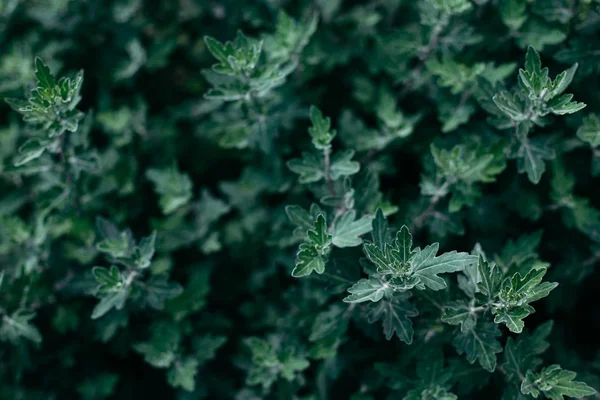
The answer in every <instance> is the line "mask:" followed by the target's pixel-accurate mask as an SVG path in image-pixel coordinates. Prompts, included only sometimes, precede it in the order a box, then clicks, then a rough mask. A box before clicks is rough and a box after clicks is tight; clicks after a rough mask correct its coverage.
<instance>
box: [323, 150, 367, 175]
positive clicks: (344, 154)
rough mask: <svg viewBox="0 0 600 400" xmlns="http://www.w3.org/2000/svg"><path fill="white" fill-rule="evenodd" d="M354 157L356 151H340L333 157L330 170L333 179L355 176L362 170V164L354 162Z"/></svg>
mask: <svg viewBox="0 0 600 400" xmlns="http://www.w3.org/2000/svg"><path fill="white" fill-rule="evenodd" d="M352 157H354V150H344V151H338V152H337V153H335V154H334V155H333V157H332V158H331V167H330V169H329V174H330V175H331V179H333V180H337V179H339V178H341V177H342V176H350V175H354V174H356V173H357V172H358V171H359V170H360V164H359V163H358V162H356V161H352Z"/></svg>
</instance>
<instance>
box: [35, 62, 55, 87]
mask: <svg viewBox="0 0 600 400" xmlns="http://www.w3.org/2000/svg"><path fill="white" fill-rule="evenodd" d="M35 77H36V78H37V81H38V86H39V87H41V88H42V89H46V90H54V87H55V86H56V80H55V79H54V75H52V73H51V72H50V68H48V66H47V65H46V63H44V61H43V60H42V59H41V58H40V57H36V58H35Z"/></svg>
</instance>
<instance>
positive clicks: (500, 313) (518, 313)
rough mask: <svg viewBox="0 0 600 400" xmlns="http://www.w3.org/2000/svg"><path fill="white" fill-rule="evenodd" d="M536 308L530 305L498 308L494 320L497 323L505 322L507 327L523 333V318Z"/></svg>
mask: <svg viewBox="0 0 600 400" xmlns="http://www.w3.org/2000/svg"><path fill="white" fill-rule="evenodd" d="M534 311H535V310H534V308H533V307H531V306H529V305H524V306H518V307H511V308H498V309H495V310H494V314H495V317H494V322H495V323H497V324H501V323H504V324H506V327H507V328H508V329H509V330H510V331H511V332H515V333H521V332H522V331H523V328H524V327H525V322H523V318H525V317H527V316H529V314H531V313H533V312H534Z"/></svg>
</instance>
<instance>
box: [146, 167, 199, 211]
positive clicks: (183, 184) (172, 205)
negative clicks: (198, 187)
mask: <svg viewBox="0 0 600 400" xmlns="http://www.w3.org/2000/svg"><path fill="white" fill-rule="evenodd" d="M146 177H147V178H148V179H149V180H150V181H152V183H153V184H154V190H155V191H156V193H157V194H158V195H160V198H159V205H160V208H161V210H162V212H163V213H164V214H171V213H173V212H174V211H176V210H177V209H179V208H181V207H183V206H184V205H186V204H187V203H188V202H189V201H190V200H191V199H192V189H193V185H192V181H191V179H190V177H189V176H188V175H187V174H184V173H181V172H179V170H178V168H177V166H172V167H168V168H164V169H155V168H152V169H149V170H148V171H146Z"/></svg>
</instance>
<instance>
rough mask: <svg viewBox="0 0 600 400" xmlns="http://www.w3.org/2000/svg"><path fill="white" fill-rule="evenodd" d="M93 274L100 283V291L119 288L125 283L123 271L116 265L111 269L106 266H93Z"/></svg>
mask: <svg viewBox="0 0 600 400" xmlns="http://www.w3.org/2000/svg"><path fill="white" fill-rule="evenodd" d="M92 274H93V275H94V279H96V282H98V283H99V284H100V286H99V287H98V290H99V291H100V292H109V291H112V290H116V289H119V288H120V287H121V286H122V285H123V277H122V276H121V271H119V268H117V267H116V266H115V265H113V266H112V267H110V269H107V268H104V267H94V268H92Z"/></svg>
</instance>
